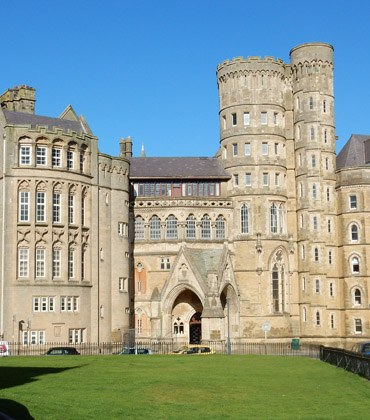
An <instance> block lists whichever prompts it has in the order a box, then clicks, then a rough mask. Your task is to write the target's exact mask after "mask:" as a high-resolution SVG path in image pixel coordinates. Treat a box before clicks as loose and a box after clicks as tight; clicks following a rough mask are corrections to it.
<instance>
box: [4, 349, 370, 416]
mask: <svg viewBox="0 0 370 420" xmlns="http://www.w3.org/2000/svg"><path fill="white" fill-rule="evenodd" d="M369 407H370V383H369V381H367V380H365V379H363V378H360V377H358V376H357V375H354V374H351V373H349V372H346V371H344V370H342V369H338V368H335V367H333V366H331V365H328V364H325V363H323V362H320V361H318V360H313V359H308V358H293V357H282V356H236V355H235V356H227V355H215V356H159V355H153V356H68V357H42V356H41V357H8V358H0V410H3V411H5V412H7V413H9V414H11V415H13V417H14V418H16V419H19V420H30V419H32V418H33V419H36V420H49V419H53V420H74V419H76V420H77V419H79V420H81V419H82V420H88V419H94V420H95V419H109V420H114V419H136V420H141V419H143V420H144V419H145V420H151V419H153V420H161V419H165V420H175V419H176V420H183V419H184V420H206V419H212V420H218V419H243V420H249V419H261V420H269V419H271V420H290V419H291V420H298V419H302V420H308V419H312V420H313V419H314V420H327V419H335V420H342V419H343V420H353V419H356V420H362V419H363V420H365V419H366V420H368V419H369V418H370V414H369Z"/></svg>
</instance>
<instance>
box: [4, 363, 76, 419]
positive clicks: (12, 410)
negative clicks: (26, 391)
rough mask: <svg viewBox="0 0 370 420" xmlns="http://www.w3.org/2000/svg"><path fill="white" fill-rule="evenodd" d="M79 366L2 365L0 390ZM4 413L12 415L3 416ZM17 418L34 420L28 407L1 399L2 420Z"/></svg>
mask: <svg viewBox="0 0 370 420" xmlns="http://www.w3.org/2000/svg"><path fill="white" fill-rule="evenodd" d="M77 367H81V366H76V367H67V368H43V367H1V368H0V390H1V389H5V388H11V387H14V386H20V385H24V384H27V383H31V382H35V381H37V380H38V379H37V377H38V376H42V375H48V374H55V373H60V372H63V371H65V370H69V369H76V368H77ZM2 413H5V414H7V415H8V416H10V417H7V416H2ZM8 418H11V419H16V420H18V419H19V420H33V417H32V416H31V415H30V414H29V412H28V409H27V407H25V406H24V405H22V404H19V403H18V402H16V401H13V400H6V399H0V420H2V419H4V420H6V419H8Z"/></svg>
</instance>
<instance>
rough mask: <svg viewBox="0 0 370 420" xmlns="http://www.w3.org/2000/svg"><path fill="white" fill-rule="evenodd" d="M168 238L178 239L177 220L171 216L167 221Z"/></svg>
mask: <svg viewBox="0 0 370 420" xmlns="http://www.w3.org/2000/svg"><path fill="white" fill-rule="evenodd" d="M166 238H167V239H177V219H176V217H175V216H173V215H171V216H168V217H167V220H166Z"/></svg>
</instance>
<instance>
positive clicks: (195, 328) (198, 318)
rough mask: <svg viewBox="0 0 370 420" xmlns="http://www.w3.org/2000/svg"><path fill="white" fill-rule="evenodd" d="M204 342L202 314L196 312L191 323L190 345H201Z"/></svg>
mask: <svg viewBox="0 0 370 420" xmlns="http://www.w3.org/2000/svg"><path fill="white" fill-rule="evenodd" d="M201 341H202V314H201V313H200V312H196V313H195V314H194V315H193V316H192V317H191V319H190V321H189V343H190V344H200V342H201Z"/></svg>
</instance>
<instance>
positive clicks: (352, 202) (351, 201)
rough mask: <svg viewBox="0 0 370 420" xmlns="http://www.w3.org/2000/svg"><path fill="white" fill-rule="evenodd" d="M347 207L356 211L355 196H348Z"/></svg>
mask: <svg viewBox="0 0 370 420" xmlns="http://www.w3.org/2000/svg"><path fill="white" fill-rule="evenodd" d="M349 207H350V208H351V209H357V196H355V195H350V196H349Z"/></svg>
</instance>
